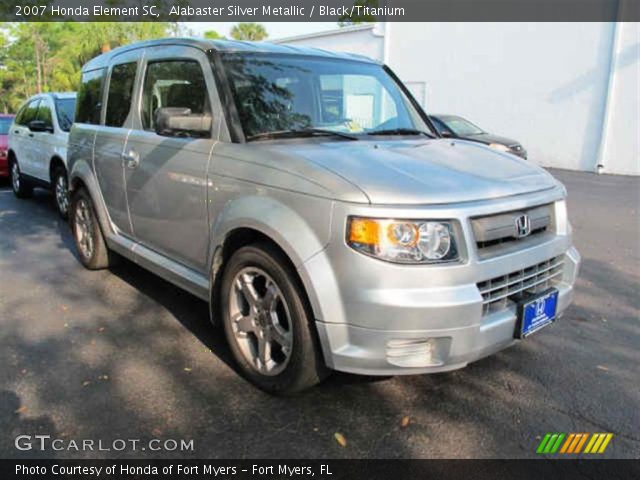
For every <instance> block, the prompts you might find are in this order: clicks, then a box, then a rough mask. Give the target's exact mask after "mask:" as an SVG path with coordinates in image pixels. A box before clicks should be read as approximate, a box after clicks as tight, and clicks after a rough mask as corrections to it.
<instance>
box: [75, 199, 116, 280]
mask: <svg viewBox="0 0 640 480" xmlns="http://www.w3.org/2000/svg"><path fill="white" fill-rule="evenodd" d="M69 220H70V224H71V231H72V233H73V238H74V241H75V244H76V249H77V251H78V257H79V258H80V262H81V263H82V265H84V266H85V267H86V268H88V269H89V270H100V269H103V268H108V267H109V265H110V263H111V262H110V254H109V249H108V248H107V244H106V242H105V240H104V235H103V234H102V229H101V228H100V223H99V222H98V217H97V215H96V213H95V207H94V206H93V201H92V200H91V196H90V195H89V193H88V192H87V190H85V189H84V188H80V189H78V190H77V191H76V192H75V193H74V194H73V196H72V198H71V204H70V210H69Z"/></svg>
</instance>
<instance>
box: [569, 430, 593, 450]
mask: <svg viewBox="0 0 640 480" xmlns="http://www.w3.org/2000/svg"><path fill="white" fill-rule="evenodd" d="M581 435H582V438H581V439H580V442H579V443H578V445H577V446H576V449H575V450H574V452H573V453H580V451H581V450H582V446H583V445H584V442H586V441H587V438H589V434H588V433H583V434H581Z"/></svg>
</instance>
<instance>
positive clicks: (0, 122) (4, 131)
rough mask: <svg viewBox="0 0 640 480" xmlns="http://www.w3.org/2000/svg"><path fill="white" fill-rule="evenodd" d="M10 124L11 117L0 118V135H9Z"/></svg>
mask: <svg viewBox="0 0 640 480" xmlns="http://www.w3.org/2000/svg"><path fill="white" fill-rule="evenodd" d="M12 122H13V118H11V117H0V135H8V134H9V128H10V127H11V123H12Z"/></svg>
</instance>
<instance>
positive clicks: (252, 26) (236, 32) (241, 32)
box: [231, 23, 269, 42]
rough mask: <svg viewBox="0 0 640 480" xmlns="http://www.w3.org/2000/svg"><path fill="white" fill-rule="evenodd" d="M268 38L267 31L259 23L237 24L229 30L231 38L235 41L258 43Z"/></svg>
mask: <svg viewBox="0 0 640 480" xmlns="http://www.w3.org/2000/svg"><path fill="white" fill-rule="evenodd" d="M268 36H269V34H268V33H267V29H266V28H264V25H261V24H259V23H238V24H237V25H234V26H233V28H232V29H231V38H234V39H236V40H249V41H251V42H259V41H260V40H264V39H265V38H267V37H268Z"/></svg>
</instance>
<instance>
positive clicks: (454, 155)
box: [262, 139, 558, 205]
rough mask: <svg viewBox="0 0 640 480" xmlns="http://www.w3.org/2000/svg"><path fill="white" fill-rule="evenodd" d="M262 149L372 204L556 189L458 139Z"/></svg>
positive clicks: (542, 176)
mask: <svg viewBox="0 0 640 480" xmlns="http://www.w3.org/2000/svg"><path fill="white" fill-rule="evenodd" d="M262 146H263V147H264V148H267V149H268V150H270V151H272V153H275V154H280V155H286V156H296V157H299V158H300V157H302V158H303V159H305V160H307V161H308V162H311V163H313V164H315V165H316V166H318V167H321V168H323V169H325V170H329V171H331V172H333V173H334V174H335V175H338V176H339V177H341V178H343V179H345V180H347V181H349V182H351V183H352V184H353V185H354V186H355V187H357V188H359V189H360V190H362V191H363V192H364V194H365V195H366V196H367V197H368V198H369V201H370V202H371V203H373V204H396V205H399V204H405V205H407V204H443V203H457V202H467V201H474V200H487V199H494V198H500V197H506V196H511V195H519V194H523V193H531V192H536V191H540V190H546V189H550V188H553V187H555V186H556V185H558V182H557V181H556V180H555V179H554V178H553V177H552V176H551V175H550V174H549V173H547V172H546V171H545V170H543V169H542V168H540V167H537V166H535V165H532V164H531V163H530V162H526V161H524V160H521V159H520V158H517V157H515V156H513V155H510V154H505V153H501V152H497V151H495V150H493V149H491V148H489V147H486V146H484V145H482V144H479V143H473V142H467V141H464V140H450V139H448V140H443V139H429V140H424V139H422V140H393V141H372V140H359V141H352V142H349V141H321V142H274V143H269V144H266V143H265V144H263V145H262ZM318 177H321V175H318Z"/></svg>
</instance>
